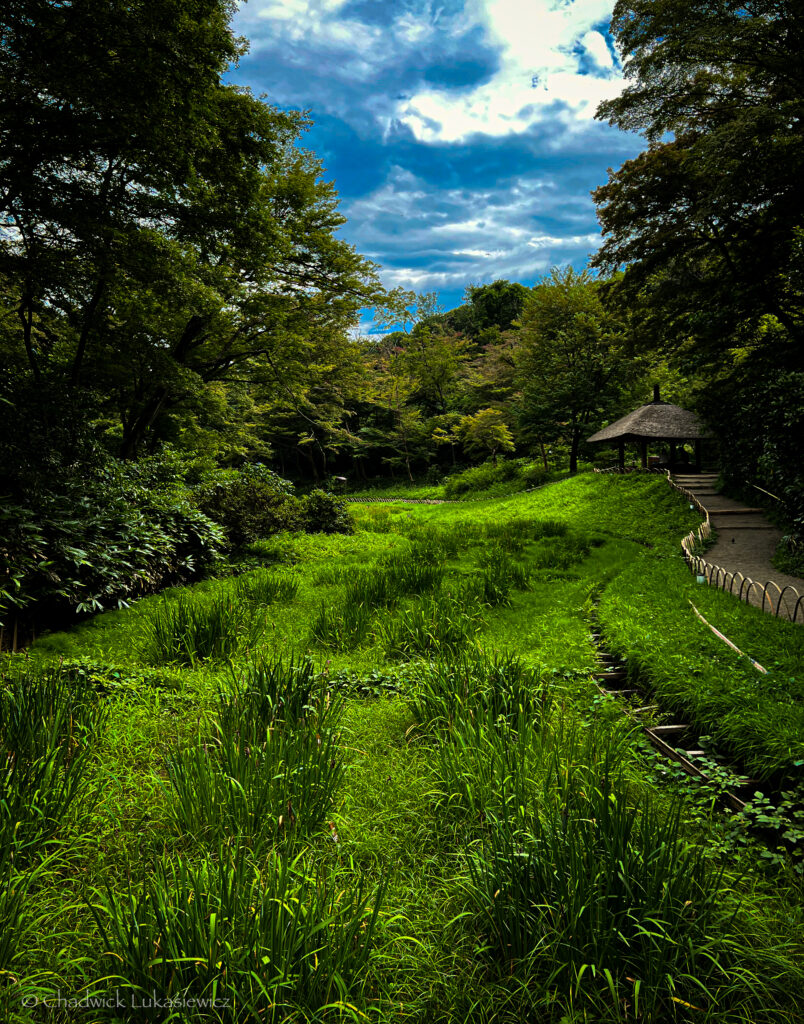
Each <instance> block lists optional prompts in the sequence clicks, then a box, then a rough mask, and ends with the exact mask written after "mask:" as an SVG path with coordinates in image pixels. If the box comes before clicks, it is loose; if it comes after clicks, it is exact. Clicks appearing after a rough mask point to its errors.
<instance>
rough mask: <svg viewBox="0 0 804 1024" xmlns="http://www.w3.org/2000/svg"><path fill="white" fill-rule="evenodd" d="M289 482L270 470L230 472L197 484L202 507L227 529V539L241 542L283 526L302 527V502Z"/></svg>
mask: <svg viewBox="0 0 804 1024" xmlns="http://www.w3.org/2000/svg"><path fill="white" fill-rule="evenodd" d="M290 486H291V485H290V484H288V483H287V481H286V480H282V478H281V477H278V476H277V475H276V474H275V473H271V471H270V470H264V471H259V472H257V471H255V467H250V468H249V469H245V470H240V471H238V472H234V471H233V472H230V473H227V474H226V475H222V476H221V477H219V478H218V479H217V480H215V481H214V482H212V483H208V484H205V485H203V486H202V487H201V488H199V491H198V504H199V507H200V508H201V510H202V511H203V512H204V513H205V514H206V515H208V516H209V518H210V519H213V520H214V521H215V522H216V523H219V524H220V525H221V526H222V527H223V529H224V530H225V531H226V536H227V538H228V540H229V543H230V544H232V545H233V546H234V547H236V548H239V547H242V546H243V545H244V544H249V543H251V542H252V541H255V540H258V539H260V538H261V537H270V536H271V535H272V534H275V533H281V532H282V531H283V530H288V531H293V530H299V529H302V528H303V525H304V513H303V511H302V504H301V502H300V501H299V499H298V498H295V497H294V496H293V495H292V494H290V493H289V492H288V488H289V487H290Z"/></svg>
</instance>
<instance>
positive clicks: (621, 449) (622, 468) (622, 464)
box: [618, 438, 625, 473]
mask: <svg viewBox="0 0 804 1024" xmlns="http://www.w3.org/2000/svg"><path fill="white" fill-rule="evenodd" d="M618 447H619V452H620V472H621V473H624V472H625V441H623V439H622V438H620V444H619V446H618Z"/></svg>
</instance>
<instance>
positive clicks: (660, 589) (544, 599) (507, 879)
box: [0, 475, 804, 1024]
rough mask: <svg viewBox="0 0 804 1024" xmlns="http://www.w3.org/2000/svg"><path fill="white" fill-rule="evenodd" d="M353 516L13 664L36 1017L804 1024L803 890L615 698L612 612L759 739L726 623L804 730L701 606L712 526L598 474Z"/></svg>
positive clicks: (752, 618) (2, 729)
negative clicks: (60, 1005)
mask: <svg viewBox="0 0 804 1024" xmlns="http://www.w3.org/2000/svg"><path fill="white" fill-rule="evenodd" d="M354 513H355V521H356V532H355V533H354V534H352V535H348V534H319V535H310V534H292V535H285V536H281V537H277V538H270V539H268V540H264V541H263V540H260V541H256V542H254V543H253V544H251V545H248V546H247V547H246V548H244V550H243V553H242V557H243V558H244V559H249V560H251V561H250V563H249V564H250V565H251V568H250V569H249V570H248V571H247V572H237V573H235V574H233V575H231V576H228V577H225V578H220V579H216V580H207V581H204V582H202V583H199V584H196V585H195V586H192V587H187V588H182V589H180V590H174V591H168V592H166V593H165V594H163V595H159V596H154V597H147V598H144V599H143V600H142V601H139V602H137V603H135V604H134V605H133V606H132V607H131V608H130V609H127V610H124V611H118V612H111V613H107V614H104V615H102V616H98V617H97V618H95V619H93V620H90V621H88V622H86V623H82V624H81V625H79V626H78V627H76V628H75V629H74V630H71V631H70V632H69V633H65V634H57V635H52V636H48V637H43V638H42V639H40V640H39V641H38V642H37V643H36V644H35V645H34V646H33V647H32V648H31V649H30V651H29V652H28V653H27V656H26V657H24V658H23V657H19V656H18V657H17V658H14V659H9V660H8V662H7V664H6V667H5V668H4V670H3V687H2V691H0V740H2V743H3V744H4V745H3V753H4V762H3V763H5V764H6V773H5V775H4V776H3V780H4V781H3V785H4V786H5V789H4V790H3V802H2V807H3V809H4V814H6V818H5V819H4V821H5V822H6V825H4V826H3V829H2V831H1V832H0V839H2V842H3V843H4V844H5V846H4V847H3V848H2V849H0V915H1V919H0V923H1V924H2V928H0V935H1V936H2V939H0V969H2V970H4V971H6V972H8V973H7V974H5V975H3V978H4V979H5V980H4V981H3V983H2V985H0V1001H2V1012H3V1015H4V1019H8V1020H9V1021H13V1022H14V1024H22V1022H23V1021H25V1022H26V1024H27V1022H31V1024H33V1022H35V1021H37V1020H40V1019H48V1018H47V1012H48V1011H47V1008H46V1007H45V1004H44V1002H42V1000H45V999H47V998H48V997H49V995H52V994H53V993H54V992H56V991H58V990H61V991H62V992H69V993H73V994H74V997H75V999H76V1000H80V999H81V998H82V997H88V996H93V997H98V998H100V997H102V996H103V995H105V994H108V993H109V992H110V991H114V990H115V989H118V990H119V991H120V993H122V995H121V997H120V998H121V999H122V1001H123V1003H124V1008H123V1009H122V1010H121V1009H119V1008H118V1009H116V1010H115V1011H114V1012H111V1011H110V1012H106V1011H105V1010H103V1009H98V1008H97V1007H95V1008H94V1009H92V1008H90V1007H89V1006H88V1005H84V1006H83V1007H76V1008H75V1010H71V1011H70V1012H72V1013H74V1018H73V1019H75V1020H77V1021H79V1022H81V1021H86V1022H91V1024H95V1022H97V1024H100V1022H101V1021H105V1020H136V1019H141V1018H138V1017H137V1013H140V1014H141V1013H142V1011H141V1010H135V1009H133V1007H134V1005H135V1003H136V1000H137V999H139V1000H140V1001H142V999H143V998H144V997H145V995H146V994H148V993H150V992H152V991H157V992H158V993H161V994H163V995H165V996H169V997H170V998H171V999H173V1000H174V1001H175V1002H174V1010H173V1012H174V1017H173V1019H175V1020H187V1021H191V1020H192V1021H195V1020H202V1021H203V1020H209V1021H220V1022H227V1024H228V1022H233V1021H238V1022H239V1021H252V1020H276V1021H279V1020H299V1021H302V1020H304V1021H330V1020H351V1021H358V1020H366V1021H378V1022H380V1021H382V1022H384V1021H388V1022H392V1021H393V1022H397V1021H398V1022H401V1021H405V1022H409V1021H418V1022H421V1024H425V1022H428V1024H429V1022H431V1021H436V1022H444V1024H446V1022H450V1024H458V1022H463V1021H466V1020H472V1021H475V1020H477V1021H489V1022H491V1021H492V1020H494V1021H495V1022H511V1024H513V1022H514V1021H521V1020H534V1021H539V1022H545V1024H564V1022H573V1024H574V1022H576V1021H577V1022H581V1021H590V1022H591V1021H595V1022H598V1021H626V1020H629V1021H630V1020H637V1021H648V1022H651V1021H652V1022H656V1024H664V1022H665V1021H685V1022H686V1021H690V1022H692V1021H708V1022H711V1024H715V1022H718V1024H719V1022H731V1021H734V1022H737V1021H741V1022H743V1024H749V1022H751V1024H755V1022H760V1021H761V1022H764V1021H768V1022H771V1021H773V1022H784V1021H787V1022H790V1024H792V1022H793V1021H795V1020H796V1019H797V1016H798V1013H799V1011H798V1007H799V1006H800V1004H801V1001H802V999H804V972H803V971H802V968H801V963H802V951H804V938H803V936H804V920H803V915H802V911H801V902H800V881H799V879H798V876H797V875H796V873H795V871H794V870H793V869H792V867H791V866H790V864H789V862H790V858H789V856H787V855H786V854H784V853H781V854H780V853H777V854H776V858H775V860H773V861H772V862H771V861H768V860H765V859H763V858H762V857H761V856H760V852H759V851H760V850H761V849H763V848H764V847H763V846H762V844H761V843H759V845H757V842H758V841H754V840H751V839H750V837H748V836H747V834H746V837H745V839H744V842H742V843H741V844H735V843H731V844H730V843H729V842H727V838H726V832H725V831H724V829H725V826H721V824H720V818H718V817H717V816H716V815H715V817H712V813H711V808H710V809H707V810H706V812H704V811H702V809H701V805H700V802H698V803H696V802H694V796H693V797H690V796H688V795H687V794H685V793H684V792H682V791H681V790H680V789H679V788H678V787H675V788H674V786H673V785H672V784H671V782H672V780H670V781H669V782H668V780H667V779H664V778H663V777H662V775H661V773H660V772H659V771H657V769H656V764H655V761H654V760H653V759H651V758H650V757H648V756H647V755H646V754H645V753H644V752H643V749H642V746H641V744H640V743H639V742H638V740H637V739H636V737H635V735H634V732H633V729H632V728H631V727H629V726H628V723H627V722H626V720H625V719H623V718H622V716H620V715H619V714H617V713H616V712H614V711H612V709H611V701H608V702H607V701H602V700H601V698H600V697H599V694H598V691H597V690H596V688H595V687H594V685H593V683H592V681H591V680H590V678H589V673H590V671H591V670H593V668H594V666H595V658H594V651H593V646H592V642H591V639H590V618H589V616H590V614H591V612H592V609H593V606H595V607H596V614H597V616H598V621H599V622H601V623H603V622H605V624H606V625H605V629H606V633H607V635H608V634H609V632H610V633H611V636H612V643H613V644H614V643H615V642H616V643H617V644H618V645H619V647H618V649H621V651H622V653H623V655H624V656H625V657H626V658H627V659H629V660H630V663H632V664H633V665H634V666H635V668H634V671H636V670H637V668H636V666H638V668H639V671H640V673H641V674H643V675H644V676H645V685H649V686H651V687H653V688H654V690H655V692H656V693H657V694H661V699H662V700H664V694H665V693H667V694H668V700H670V699H671V696H672V695H673V694H674V693H675V691H673V690H672V688H671V682H672V679H676V678H679V679H680V678H681V675H682V674H683V673H682V672H680V671H677V669H678V666H679V665H687V666H689V665H693V662H692V661H689V657H690V654H689V652H690V648H691V645H692V647H694V654H695V657H696V658H698V659H699V660H700V661H701V662H703V661H708V666H707V667H706V669H705V671H704V669H701V671H700V673H699V677H698V678H699V679H700V681H701V685H700V686H699V687H698V688H697V690H696V691H695V693H696V694H697V695H698V698H699V699H700V701H701V711H700V714H701V715H702V720H704V719H705V718H706V715H707V714H710V713H711V714H714V711H710V710H709V709H708V707H707V706H706V704H705V700H704V697H705V695H706V694H707V693H708V692H709V690H714V689H715V688H716V690H717V694H718V698H719V701H720V703H719V704H718V710H717V713H718V714H719V715H720V718H721V719H722V720H724V721H727V720H728V718H729V714H730V713H732V712H729V710H728V707H727V705H728V701H729V700H731V701H732V704H733V706H734V707H735V708H736V707H743V708H744V707H745V705H746V704H747V703H748V698H747V690H746V686H748V684H749V683H750V681H751V677H750V673H749V674H748V675H745V676H743V675H741V674H740V673H741V672H743V669H742V666H741V663H740V661H739V659H736V658H735V659H734V660H729V659H725V660H723V659H721V658H720V657H719V656H717V655H716V652H715V650H714V648H710V647H709V646H708V641H707V643H706V644H702V643H701V636H702V634H701V633H699V631H698V627H697V625H696V622H697V620H695V618H694V615H693V614H692V612H691V610H689V611H688V609H689V604H688V599H689V596H691V595H694V596H695V598H696V603H698V605H699V607H700V608H701V610H702V611H703V612H704V614H706V615H707V617H708V618H710V620H712V621H715V620H717V624H718V625H719V626H721V627H722V628H724V631H725V632H727V634H728V635H730V636H731V637H732V638H733V639H734V640H735V642H737V643H738V644H739V645H740V646H741V647H743V649H745V650H748V651H749V652H750V653H751V654H752V655H753V656H755V657H757V658H758V659H759V660H760V661H762V660H763V659H764V662H765V663H766V664H767V665H768V667H770V668H771V670H772V671H771V675H770V677H769V679H768V680H766V681H765V682H764V683H762V686H763V687H764V689H761V690H760V689H755V690H752V691H751V699H752V700H756V699H757V698H758V696H761V699H762V701H764V703H762V704H761V705H760V706H761V710H762V714H763V715H765V717H766V720H767V721H768V722H769V723H773V724H774V727H775V725H776V724H777V723H778V722H780V721H782V720H783V719H784V716H788V719H789V721H790V722H792V721H793V716H794V714H797V708H798V706H799V703H800V692H799V689H798V682H797V681H796V680H797V678H798V677H797V676H796V662H797V660H798V662H799V664H800V657H801V648H800V646H799V644H800V641H799V639H798V634H796V633H794V632H791V630H793V627H789V626H785V624H783V623H779V622H778V621H776V620H774V619H772V618H770V617H768V616H766V617H764V618H762V617H761V616H760V615H759V613H757V612H756V611H754V610H752V609H750V608H747V607H746V606H744V605H739V604H738V603H737V602H736V601H732V602H731V603H729V600H730V599H729V598H728V597H727V596H726V595H722V594H718V593H716V592H714V591H709V590H705V589H704V588H700V587H698V588H697V589H696V584H695V583H694V578H690V577H689V576H685V575H684V574H685V573H687V570H686V567H685V566H684V563H683V561H682V560H681V559H680V558H679V556H678V555H677V544H678V539H679V538H680V537H681V536H682V535H683V534H685V533H686V532H688V530H689V529H690V527H691V526H692V525H694V524H695V523H696V521H697V518H696V516H695V515H694V513H692V512H690V510H689V509H688V507H687V503H686V502H684V501H683V500H681V499H680V498H679V497H678V496H677V495H676V494H675V493H674V492H673V491H672V490H671V489H670V488H669V487H668V486H667V484H666V482H664V481H663V480H661V479H655V478H654V479H648V478H632V479H619V480H617V479H613V478H610V477H602V476H592V475H588V476H586V475H583V476H580V477H578V478H576V479H573V480H566V481H560V482H557V483H554V484H550V485H549V486H547V487H546V488H544V489H542V490H540V491H538V492H534V493H533V494H521V495H516V496H509V497H505V498H499V499H494V500H489V501H486V502H476V503H472V504H471V505H469V504H466V505H442V506H415V507H411V506H405V505H404V504H402V503H400V504H398V505H397V504H384V505H379V506H374V507H372V506H365V507H361V506H355V507H354ZM242 567H243V563H241V568H242ZM718 616H721V617H720V618H718ZM252 623H257V626H255V628H254V629H252ZM155 624H159V625H158V626H157V625H155ZM687 625H688V626H689V629H687ZM157 629H158V630H159V631H160V632H159V634H158V635H159V636H160V637H161V638H162V639H163V640H164V644H163V645H162V646H161V647H159V646H158V645H157V641H156V640H155V639H154V634H155V630H157ZM665 633H666V636H667V638H666V641H665V640H663V639H662V638H663V637H664V634H665ZM707 635H708V636H711V634H708V631H707ZM690 637H694V638H695V639H694V641H693V640H691V639H690ZM660 641H661V643H660ZM159 643H161V641H159ZM662 643H664V644H665V646H662ZM155 645H156V646H155ZM726 650H728V649H726ZM657 651H659V652H660V654H657V653H656V652H657ZM685 659H686V660H685ZM60 663H61V667H59V665H60ZM695 664H697V662H696V663H695ZM693 667H694V665H693ZM663 671H665V673H666V675H667V678H665V676H663V675H662V672H663ZM752 671H753V670H752ZM673 673H675V675H673ZM668 680H670V681H668ZM663 687H664V689H662V688H663ZM678 687H679V693H681V690H680V683H679V684H678ZM690 692H691V690H690V688H688V691H685V693H686V697H685V699H690V698H689V693H690ZM682 696H683V694H682ZM673 699H675V698H673ZM678 699H679V700H680V699H681V697H680V696H679V697H678ZM733 714H734V715H735V716H736V715H737V712H736V711H733ZM774 716H775V717H774ZM706 720H707V721H708V719H706ZM735 721H736V717H735ZM752 722H753V723H754V736H753V740H752V742H754V744H755V747H756V749H757V750H758V749H759V743H760V740H761V738H762V737H761V732H760V725H761V723H760V717H759V715H756V716H755V717H754V718H752ZM791 728H792V726H791ZM708 731H709V732H710V733H711V734H712V735H713V737H714V736H715V733H716V730H715V729H714V728H709V729H708ZM734 735H735V736H737V735H738V729H737V726H736V725H735V727H734ZM746 735H747V731H746ZM791 735H792V734H791ZM726 737H727V734H726V733H725V732H724V733H723V736H722V737H721V736H720V734H718V735H717V742H718V743H720V742H721V741H723V742H725V739H726ZM766 739H768V742H767V743H766V744H765V746H764V748H763V749H764V750H765V751H768V750H771V751H774V753H773V756H774V757H775V758H776V759H777V760H776V762H774V763H779V764H781V762H782V760H783V753H784V752H783V751H782V750H781V748H779V749H778V750H777V749H775V748H774V747H773V744H772V743H771V741H770V738H768V737H766ZM790 744H792V739H791V740H790ZM735 749H737V747H736V746H735ZM748 750H749V744H748V742H747V741H746V743H745V746H744V747H740V748H739V750H738V752H739V753H740V754H741V755H744V756H746V757H747V756H748V754H747V753H746V752H747V751H748ZM791 750H792V746H791ZM22 751H28V752H29V754H28V756H27V760H26V762H25V763H26V764H30V765H32V766H33V767H32V768H31V769H30V770H29V771H28V773H27V774H26V772H23V771H20V769H19V767H17V766H18V765H21V764H22V763H23V762H22V760H21V758H20V757H19V756H18V754H17V753H16V752H22ZM762 756H763V757H765V758H767V757H769V756H770V755H768V754H763V755H762ZM762 763H765V762H764V761H763V762H762ZM769 763H770V762H769V761H768V764H769ZM785 764H786V767H787V768H789V769H791V766H792V761H791V760H790V759H788V760H787V761H786V762H785ZM759 767H761V765H758V768H759ZM32 794H36V796H35V798H33V797H32ZM26 807H27V808H29V810H28V811H26V810H25V808H26ZM757 807H758V808H759V807H760V804H759V803H758V804H757ZM758 813H759V811H758ZM791 813H792V808H791ZM760 865H767V866H766V867H765V866H760ZM43 922H46V924H43ZM23 999H25V1000H26V1001H28V1002H29V1003H30V1004H31V1006H30V1007H29V1008H28V1009H26V1008H25V1007H24V1006H23ZM36 1000H38V1001H39V1005H38V1007H35V1006H33V1003H34V1001H36ZM190 1000H194V1001H195V1002H194V1003H193V1004H192V1006H191V1003H190ZM182 1001H183V1002H182ZM182 1007H184V1008H183V1009H182ZM170 1012H171V1011H168V1010H164V1012H162V1011H159V1010H158V1009H154V1011H153V1017H154V1019H157V1020H158V1019H162V1020H167V1019H168V1018H169V1015H170ZM115 1014H116V1016H115ZM160 1014H161V1016H160Z"/></svg>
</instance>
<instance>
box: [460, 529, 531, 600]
mask: <svg viewBox="0 0 804 1024" xmlns="http://www.w3.org/2000/svg"><path fill="white" fill-rule="evenodd" d="M478 565H479V567H480V570H481V571H480V573H479V574H478V575H477V576H475V577H473V579H472V588H473V590H474V592H475V593H476V594H477V597H478V600H479V601H480V602H481V604H487V605H489V606H490V607H492V608H493V607H496V606H498V605H509V604H510V603H511V591H512V590H526V589H527V588H528V586H529V585H530V579H529V574H528V570H527V569H526V568H525V567H524V566H523V565H521V564H520V563H519V562H516V561H514V559H513V558H511V556H510V555H509V554H508V551H507V550H506V548H505V547H504V546H503V545H502V544H501V543H500V542H499V541H497V542H495V543H493V544H490V545H489V546H488V547H487V548H486V549H485V550H484V551H483V552H482V553H481V555H480V557H479V558H478Z"/></svg>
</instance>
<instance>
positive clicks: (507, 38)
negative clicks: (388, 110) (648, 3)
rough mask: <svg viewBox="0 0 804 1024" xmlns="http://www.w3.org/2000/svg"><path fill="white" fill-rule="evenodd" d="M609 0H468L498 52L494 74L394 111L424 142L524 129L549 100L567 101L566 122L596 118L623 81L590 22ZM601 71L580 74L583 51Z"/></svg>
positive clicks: (421, 96) (606, 10) (604, 14)
mask: <svg viewBox="0 0 804 1024" xmlns="http://www.w3.org/2000/svg"><path fill="white" fill-rule="evenodd" d="M612 7H613V3H612V0H575V2H574V3H561V2H555V0H530V2H528V3H523V2H522V0H478V2H476V3H475V4H467V5H466V13H467V15H470V16H471V15H474V19H475V23H476V24H479V25H481V26H482V27H483V28H484V30H485V33H486V35H487V38H488V39H489V40H490V41H492V42H493V43H494V45H495V46H496V47H497V48H498V49H499V53H500V61H501V63H500V68H499V70H498V72H497V73H496V74H495V75H494V77H493V78H492V79H491V81H489V82H486V83H484V84H483V85H481V86H479V87H478V88H476V89H474V90H473V91H471V92H470V93H468V94H466V93H464V94H458V95H456V94H455V93H454V92H452V91H450V90H446V89H435V88H431V89H424V90H422V91H420V92H418V93H417V94H416V95H414V96H412V97H410V98H409V99H408V100H406V101H404V102H403V103H400V105H399V107H398V109H397V111H396V118H397V119H398V120H399V121H401V122H402V123H403V124H406V125H407V126H408V127H409V128H410V129H411V131H412V132H413V133H414V135H415V136H416V138H417V139H418V140H419V141H421V142H430V143H433V142H457V141H460V140H462V139H465V138H467V137H468V136H470V135H472V134H475V133H481V134H485V135H492V136H506V135H511V134H514V133H519V132H524V131H527V130H528V129H529V128H530V127H531V126H532V125H533V124H534V123H535V122H537V121H538V120H539V119H540V117H541V116H542V115H543V113H544V111H545V108H555V106H556V105H557V104H561V105H563V106H564V107H565V108H566V109H567V110H568V111H569V117H568V118H565V120H566V121H567V126H568V127H572V122H577V121H581V122H585V121H588V120H590V119H591V118H592V116H593V115H594V111H595V109H596V107H597V105H598V103H600V101H601V100H604V99H608V98H610V97H612V96H616V95H617V94H618V93H619V92H620V90H621V88H622V80H621V76H620V74H619V72H617V71H615V69H614V62H613V60H612V57H611V53H610V51H609V48H608V46H607V44H606V40H605V39H604V37H603V36H602V35H601V34H600V32H598V31H594V30H593V27H594V26H595V25H598V24H600V23H601V22H603V21H606V20H607V19H608V18H609V17H610V16H611V11H612ZM581 52H585V54H586V55H587V56H588V57H589V58H590V59H591V62H592V64H593V65H594V67H596V68H597V73H596V74H591V73H589V72H587V73H586V74H579V65H580V54H581Z"/></svg>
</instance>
